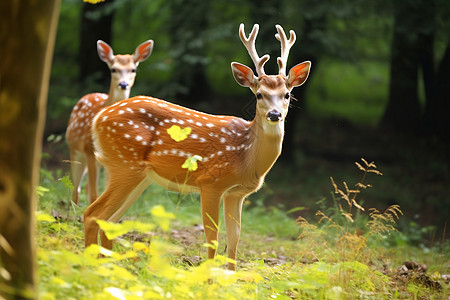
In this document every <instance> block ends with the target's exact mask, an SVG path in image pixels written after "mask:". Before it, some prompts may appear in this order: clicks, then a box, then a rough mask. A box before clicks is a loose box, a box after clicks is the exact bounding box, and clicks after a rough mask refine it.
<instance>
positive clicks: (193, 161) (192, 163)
mask: <svg viewBox="0 0 450 300" xmlns="http://www.w3.org/2000/svg"><path fill="white" fill-rule="evenodd" d="M202 160H203V157H201V156H200V155H194V156H191V157H188V158H187V159H186V161H185V162H184V163H183V165H182V166H181V167H182V168H183V169H188V170H189V171H190V172H194V171H195V170H197V169H198V164H197V161H202Z"/></svg>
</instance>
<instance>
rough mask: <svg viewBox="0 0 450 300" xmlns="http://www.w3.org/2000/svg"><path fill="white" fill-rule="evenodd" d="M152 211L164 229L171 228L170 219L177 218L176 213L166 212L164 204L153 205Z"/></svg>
mask: <svg viewBox="0 0 450 300" xmlns="http://www.w3.org/2000/svg"><path fill="white" fill-rule="evenodd" d="M151 213H152V215H153V217H154V218H155V219H156V221H157V222H158V225H159V226H160V227H161V229H162V230H164V231H167V230H169V227H170V220H173V219H175V214H173V213H171V212H166V210H165V209H164V207H163V206H162V205H156V206H153V208H152V210H151Z"/></svg>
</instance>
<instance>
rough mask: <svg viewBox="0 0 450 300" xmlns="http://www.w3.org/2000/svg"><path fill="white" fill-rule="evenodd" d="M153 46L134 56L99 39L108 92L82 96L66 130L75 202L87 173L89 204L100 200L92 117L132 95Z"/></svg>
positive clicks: (145, 44)
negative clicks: (116, 51)
mask: <svg viewBox="0 0 450 300" xmlns="http://www.w3.org/2000/svg"><path fill="white" fill-rule="evenodd" d="M152 49H153V41H152V40H148V41H145V42H143V43H142V44H140V45H139V46H138V47H137V48H136V50H135V51H134V53H133V54H132V55H130V54H124V55H121V54H117V55H114V52H113V49H112V48H111V47H110V46H109V45H108V44H107V43H105V42H103V41H101V40H99V41H98V42H97V52H98V56H99V57H100V59H101V60H103V61H104V62H105V63H106V64H107V65H108V67H109V69H110V71H111V85H110V88H109V93H108V94H104V93H92V94H87V95H85V96H83V97H82V98H81V99H80V100H79V101H78V103H77V104H76V105H75V107H74V108H73V110H72V113H71V115H70V119H69V124H68V126H67V130H66V139H67V143H68V144H69V148H70V166H71V172H72V183H73V185H74V189H73V194H72V201H73V202H74V203H75V204H78V199H79V197H80V190H81V181H82V179H83V177H84V175H85V174H86V173H87V174H88V183H87V184H86V193H87V194H88V198H89V203H92V202H94V200H95V199H97V194H98V193H97V181H98V178H97V177H98V165H97V161H96V159H95V156H94V147H93V143H92V133H91V127H92V119H93V118H94V116H95V114H97V113H98V112H99V111H100V110H101V109H102V108H103V107H105V106H109V105H111V104H113V103H115V102H117V101H119V100H123V99H127V98H128V97H129V96H130V89H131V87H132V86H133V84H134V79H135V77H136V68H137V67H138V65H139V63H140V62H142V61H144V60H146V59H147V58H148V57H149V56H150V54H151V52H152Z"/></svg>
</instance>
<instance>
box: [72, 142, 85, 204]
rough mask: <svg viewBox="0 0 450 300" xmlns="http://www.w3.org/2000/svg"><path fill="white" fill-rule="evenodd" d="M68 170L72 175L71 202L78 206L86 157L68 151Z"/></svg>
mask: <svg viewBox="0 0 450 300" xmlns="http://www.w3.org/2000/svg"><path fill="white" fill-rule="evenodd" d="M70 169H71V174H72V184H73V191H72V201H73V202H74V203H75V204H76V205H78V201H79V198H80V192H81V181H82V180H83V177H84V175H85V174H86V171H87V169H86V156H85V155H84V154H81V153H80V152H77V151H75V150H72V151H70Z"/></svg>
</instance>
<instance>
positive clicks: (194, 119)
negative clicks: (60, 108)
mask: <svg viewBox="0 0 450 300" xmlns="http://www.w3.org/2000/svg"><path fill="white" fill-rule="evenodd" d="M276 29H277V34H276V35H275V37H276V38H277V39H278V40H279V41H280V43H281V56H280V57H279V58H278V66H279V74H278V75H266V74H265V72H264V68H263V67H264V64H265V62H266V61H267V60H268V59H269V56H268V55H264V56H263V57H261V58H260V57H259V56H258V54H257V52H256V49H255V39H256V36H257V34H258V30H259V26H258V25H254V27H253V30H252V31H251V33H250V36H249V37H248V38H247V37H246V35H245V31H244V25H243V24H241V25H240V29H239V35H240V38H241V40H242V42H243V44H244V45H245V47H246V49H247V50H248V53H249V54H250V57H251V58H252V60H253V62H254V64H255V66H256V71H257V75H258V76H255V75H254V73H253V71H252V69H250V68H249V67H247V66H245V65H242V64H240V63H236V62H233V63H232V64H231V68H232V72H233V75H234V78H235V79H236V81H237V82H238V83H239V84H240V85H242V86H244V87H249V88H250V89H251V91H252V92H253V93H254V94H255V96H256V115H255V117H254V119H253V121H251V122H249V121H246V120H243V119H241V118H238V117H233V116H217V115H210V114H206V113H202V112H198V111H195V110H192V109H189V108H185V107H182V106H178V105H175V104H172V103H169V102H166V101H163V100H159V99H156V98H152V97H144V96H138V97H134V98H131V99H127V100H124V101H120V102H117V103H116V104H114V105H112V106H110V107H108V108H105V109H103V110H102V111H101V112H100V113H99V114H98V115H97V116H96V117H95V119H94V122H93V125H92V131H93V136H94V143H95V148H96V155H97V158H98V159H99V161H100V162H101V163H102V164H103V165H104V166H105V168H106V169H107V171H108V173H109V182H108V185H107V188H106V190H105V192H104V193H103V194H102V195H101V196H100V197H99V198H98V199H97V200H96V201H95V202H94V203H92V204H91V205H90V206H89V207H88V208H87V209H86V211H85V213H84V230H85V245H86V247H87V246H89V245H91V244H95V243H97V242H98V234H99V233H100V240H101V245H102V246H104V247H106V248H109V249H110V248H111V247H112V242H111V241H110V240H108V239H107V238H106V236H105V234H104V233H103V232H101V230H100V229H99V226H98V224H97V222H96V221H97V220H107V221H113V222H117V221H119V219H120V218H121V216H122V215H123V214H124V213H125V211H126V210H127V209H128V208H129V207H130V206H131V205H132V204H133V203H134V202H135V201H136V199H137V198H138V197H139V196H140V195H141V193H142V192H143V191H144V189H145V188H146V187H147V186H148V185H149V184H150V183H152V182H155V183H157V184H159V185H161V186H163V187H165V188H168V189H170V190H175V191H182V192H198V193H200V197H201V211H202V218H203V225H204V228H205V235H206V240H207V242H208V243H211V242H212V241H217V238H218V228H217V224H218V218H219V206H220V203H221V200H222V199H223V202H224V214H225V223H226V231H227V252H228V257H229V258H230V259H231V260H232V261H234V260H235V259H236V251H237V246H238V241H239V236H240V231H241V211H242V203H243V201H244V199H245V198H246V197H247V196H248V195H250V194H252V193H254V192H255V191H257V190H258V189H259V188H260V187H261V186H262V184H263V181H264V177H265V176H266V174H267V172H268V171H269V170H270V168H271V167H272V165H273V164H274V163H275V161H276V160H277V158H278V156H279V155H280V153H281V145H282V141H283V135H284V121H285V118H286V114H287V111H288V107H289V101H290V99H291V90H292V89H293V88H294V87H296V86H300V85H302V84H303V83H304V82H305V81H306V79H307V78H308V74H309V70H310V66H311V63H310V62H309V61H305V62H303V63H301V64H298V65H296V66H294V67H293V68H292V69H290V71H289V73H288V75H286V63H287V58H288V54H289V50H290V48H291V47H292V45H293V44H294V42H295V39H296V36H295V33H294V31H292V30H291V31H290V38H289V39H287V37H286V35H285V32H284V30H283V28H282V27H281V26H279V25H277V26H276ZM174 126H178V127H179V129H186V128H187V127H189V128H190V129H191V131H190V133H189V135H188V136H187V138H186V139H184V140H181V141H178V142H177V141H176V140H174V139H173V138H172V137H171V135H170V134H169V133H170V129H171V128H176V127H174ZM168 130H169V132H168ZM192 157H197V159H198V160H197V162H198V169H196V170H195V171H188V170H186V169H184V168H183V167H182V165H183V164H184V163H185V161H186V160H187V159H189V158H192ZM215 253H216V250H215V249H214V248H213V247H211V248H208V258H213V257H214V256H215ZM235 268H236V265H235V263H229V264H228V269H230V270H235Z"/></svg>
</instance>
